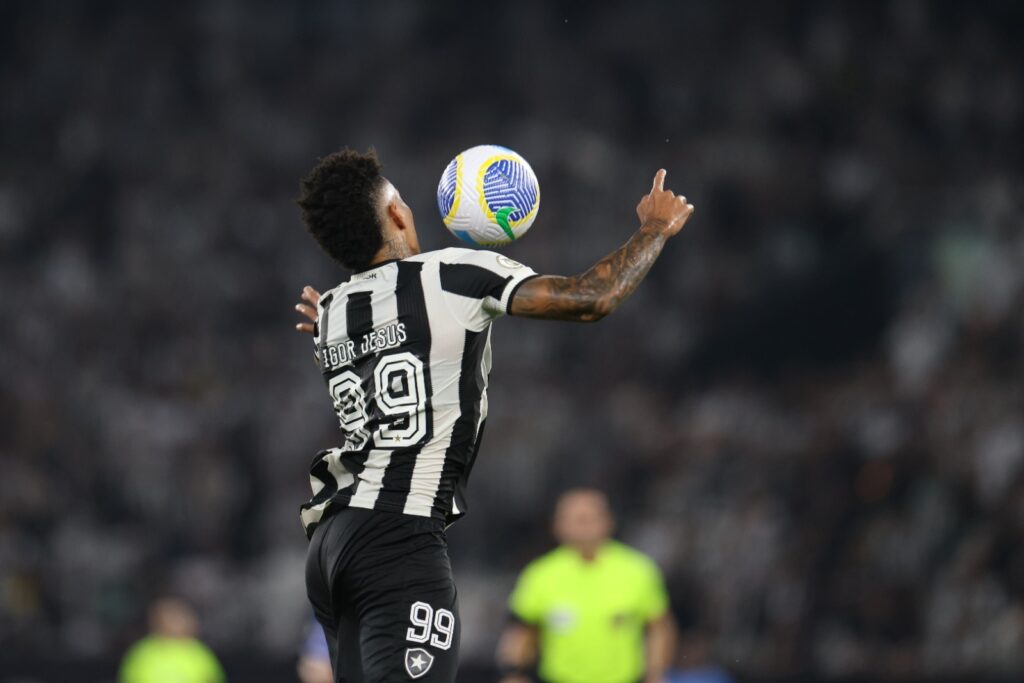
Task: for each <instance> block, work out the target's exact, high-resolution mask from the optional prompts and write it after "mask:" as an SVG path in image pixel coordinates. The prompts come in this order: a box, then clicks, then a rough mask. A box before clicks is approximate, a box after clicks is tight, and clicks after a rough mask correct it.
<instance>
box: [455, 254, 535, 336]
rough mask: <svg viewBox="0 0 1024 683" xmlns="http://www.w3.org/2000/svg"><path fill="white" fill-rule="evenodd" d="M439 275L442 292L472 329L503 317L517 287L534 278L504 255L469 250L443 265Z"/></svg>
mask: <svg viewBox="0 0 1024 683" xmlns="http://www.w3.org/2000/svg"><path fill="white" fill-rule="evenodd" d="M440 273H441V289H442V290H443V291H444V292H445V294H446V295H447V296H448V297H449V300H450V301H451V305H452V308H453V309H454V310H455V311H457V313H458V315H459V317H460V318H462V319H463V324H465V325H466V327H467V328H469V329H471V330H482V329H483V328H484V327H486V326H487V324H488V323H490V322H491V321H493V320H494V319H496V318H499V317H501V316H503V315H505V314H506V313H507V312H508V307H509V303H510V302H511V301H512V297H513V296H514V295H515V292H516V290H517V289H518V288H519V286H520V285H522V284H523V283H524V282H526V281H527V280H529V279H530V278H532V277H536V275H537V273H535V272H534V271H533V270H532V269H531V268H528V267H527V266H524V265H523V264H522V263H519V262H518V261H513V260H512V259H510V258H508V257H507V256H504V255H503V254H496V253H495V252H493V251H473V250H469V249H467V250H465V251H463V252H462V253H460V254H459V255H458V256H457V257H455V258H453V259H451V260H448V261H444V262H442V263H441V265H440Z"/></svg>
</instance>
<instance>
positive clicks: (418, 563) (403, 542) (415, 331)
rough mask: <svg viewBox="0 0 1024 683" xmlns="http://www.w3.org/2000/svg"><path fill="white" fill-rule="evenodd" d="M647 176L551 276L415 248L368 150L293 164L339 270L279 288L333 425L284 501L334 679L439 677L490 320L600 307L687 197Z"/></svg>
mask: <svg viewBox="0 0 1024 683" xmlns="http://www.w3.org/2000/svg"><path fill="white" fill-rule="evenodd" d="M664 182H665V171H664V170H660V171H658V172H657V173H656V174H655V176H654V185H653V187H652V188H651V191H650V192H649V193H648V194H647V195H645V196H644V197H643V198H642V199H641V200H640V204H639V205H638V206H637V215H638V217H639V218H640V228H639V230H637V231H636V233H634V234H633V236H632V237H630V239H629V240H628V241H627V242H626V243H625V244H624V245H623V246H622V247H620V248H619V249H617V250H616V251H614V252H613V253H611V254H609V255H608V256H606V257H605V258H603V259H601V260H600V261H598V262H597V263H596V264H595V265H594V266H593V267H592V268H590V269H589V270H587V271H586V272H584V273H582V274H580V275H577V276H574V277H560V276H554V275H540V276H538V275H537V274H536V273H534V272H533V271H532V270H530V269H529V268H527V267H526V266H524V265H522V264H520V263H517V262H515V261H513V260H512V259H510V258H507V257H505V256H502V255H499V254H495V253H493V252H489V251H474V250H471V249H458V248H449V249H441V250H439V251H432V252H427V253H421V252H420V244H419V239H418V238H417V235H416V225H415V222H414V220H413V213H412V210H411V209H410V208H409V206H408V205H407V204H406V203H405V202H404V201H402V197H401V195H400V194H399V193H398V190H397V189H396V188H395V186H394V185H392V184H391V183H390V182H389V181H388V180H387V179H386V178H385V177H384V176H383V175H381V165H380V162H379V161H378V159H377V157H376V155H375V154H374V153H373V152H370V153H367V154H360V153H357V152H354V151H352V150H343V151H341V152H337V153H334V154H331V155H330V156H328V157H326V158H324V159H323V160H321V161H320V163H319V164H318V165H317V166H316V168H314V169H313V171H312V172H311V173H310V174H309V176H307V177H306V178H305V179H304V180H303V181H302V185H301V196H300V198H299V200H298V203H299V206H300V207H301V209H302V217H303V221H304V222H305V224H306V227H307V228H308V230H309V232H310V233H311V234H312V236H313V238H314V239H315V240H316V241H317V243H318V244H319V245H320V246H321V247H322V248H323V250H324V251H326V252H327V254H328V255H329V256H331V258H333V259H334V260H335V261H337V262H338V263H339V264H340V265H342V266H343V267H345V268H347V269H348V270H350V271H352V276H351V278H350V279H349V280H348V281H346V282H342V283H341V284H339V285H338V286H337V287H335V288H333V289H331V290H329V291H326V292H324V293H323V295H320V294H319V293H318V292H317V291H316V290H315V289H313V288H312V287H306V288H305V289H304V290H303V293H302V298H303V300H304V301H305V302H306V303H300V304H298V305H297V306H296V309H297V310H298V311H299V312H300V313H301V314H303V315H304V316H305V317H306V318H308V320H309V321H308V322H303V323H300V324H298V325H297V327H298V329H299V330H300V331H305V332H310V333H312V335H313V338H314V347H315V356H316V359H317V361H318V363H319V366H320V371H321V373H322V374H323V378H324V380H325V382H326V383H327V391H328V394H329V395H330V397H331V400H332V401H333V403H334V409H335V412H336V413H337V416H338V421H339V423H340V426H341V431H342V437H343V439H344V441H343V444H342V445H341V446H339V447H337V448H331V449H328V450H325V451H322V452H320V453H319V454H317V456H316V457H315V458H314V460H313V463H312V465H311V469H310V482H311V484H312V487H313V497H312V499H311V500H310V501H309V502H308V503H306V504H305V505H303V506H302V510H301V518H302V523H303V526H304V528H305V530H306V534H307V536H308V537H309V539H310V545H309V552H308V555H307V565H306V586H307V592H308V595H309V599H310V601H311V602H312V604H313V608H314V612H315V613H316V616H317V619H318V620H319V621H320V623H321V624H322V625H323V627H324V630H325V632H326V634H327V640H328V645H329V646H330V649H331V660H332V662H333V663H334V668H335V679H336V681H338V682H339V683H340V682H342V681H345V682H347V683H352V682H354V681H367V682H381V681H401V680H409V679H417V680H423V681H454V680H455V670H456V664H457V659H458V648H459V617H458V607H457V604H456V592H455V585H454V583H453V581H452V574H451V566H450V564H449V561H448V554H447V548H446V541H445V527H446V525H448V524H450V523H451V522H453V521H454V520H456V519H458V518H459V517H461V516H462V515H463V514H465V512H466V497H465V487H466V481H467V479H468V478H469V473H470V470H471V469H472V467H473V461H474V459H475V458H476V454H477V450H478V448H479V445H480V437H481V434H482V433H483V427H484V420H485V419H486V417H487V378H488V374H489V372H490V368H491V352H490V337H491V323H492V322H493V321H494V320H495V319H497V318H499V317H501V316H502V315H504V314H506V313H510V314H512V315H517V316H523V317H528V318H541V319H548V320H570V321H586V322H592V321H597V320H600V319H601V318H603V317H604V316H606V315H608V314H609V313H611V312H612V311H614V310H615V309H616V308H617V307H618V306H619V304H621V303H622V301H623V300H625V299H626V297H628V296H629V295H630V294H631V293H632V292H633V290H634V289H636V287H637V285H639V284H640V281H641V280H643V278H644V276H645V275H646V274H647V271H648V270H650V268H651V266H652V265H653V264H654V261H655V260H656V259H657V258H658V255H659V254H661V251H662V248H663V247H664V246H665V243H666V241H667V240H668V239H669V238H670V237H672V236H673V235H675V234H676V233H678V232H679V230H680V229H681V228H682V227H683V224H684V223H686V221H687V219H688V218H689V217H690V215H691V214H692V213H693V206H692V205H691V204H688V203H687V201H686V198H685V197H681V196H676V195H675V194H673V193H672V192H671V191H669V190H665V189H664ZM339 651H342V652H344V656H339Z"/></svg>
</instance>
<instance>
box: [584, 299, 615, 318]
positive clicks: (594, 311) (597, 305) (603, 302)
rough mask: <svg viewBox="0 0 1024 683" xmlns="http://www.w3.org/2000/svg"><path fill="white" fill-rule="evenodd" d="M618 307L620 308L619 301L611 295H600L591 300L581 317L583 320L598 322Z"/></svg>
mask: <svg viewBox="0 0 1024 683" xmlns="http://www.w3.org/2000/svg"><path fill="white" fill-rule="evenodd" d="M616 308H618V302H617V301H615V300H614V299H612V298H611V297H606V296H603V297H599V298H597V299H594V300H593V301H591V302H590V304H589V305H588V306H587V310H586V311H585V312H584V314H583V316H581V318H580V319H581V320H582V321H583V322H587V323H596V322H597V321H598V320H602V319H604V318H605V317H607V316H609V315H611V314H612V312H613V311H614V310H615V309H616Z"/></svg>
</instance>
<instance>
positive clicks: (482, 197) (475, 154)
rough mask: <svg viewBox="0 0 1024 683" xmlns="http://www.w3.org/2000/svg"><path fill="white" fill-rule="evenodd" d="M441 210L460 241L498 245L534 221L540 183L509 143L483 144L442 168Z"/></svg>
mask: <svg viewBox="0 0 1024 683" xmlns="http://www.w3.org/2000/svg"><path fill="white" fill-rule="evenodd" d="M437 208H438V209H439V210H440V212H441V218H442V219H443V220H444V224H445V225H446V226H447V227H448V229H449V230H450V231H451V233H452V234H453V235H455V236H456V237H458V238H459V239H460V240H462V241H464V242H469V243H470V244H479V245H483V246H500V245H502V244H508V243H509V242H512V241H514V240H517V239H521V238H522V236H523V235H525V234H526V231H527V230H529V229H530V226H531V225H533V221H534V219H536V218H537V209H539V208H540V185H539V184H538V183H537V176H536V175H534V173H533V169H532V168H530V164H528V163H526V159H524V158H523V157H521V156H519V155H518V154H516V153H515V152H513V151H512V150H510V149H507V148H505V147H499V146H497V145H479V146H477V147H471V148H470V149H467V150H466V151H465V152H463V153H462V154H459V155H458V156H457V157H455V158H454V159H452V162H451V163H450V164H448V167H447V168H445V169H444V173H442V174H441V182H440V183H439V184H438V186H437Z"/></svg>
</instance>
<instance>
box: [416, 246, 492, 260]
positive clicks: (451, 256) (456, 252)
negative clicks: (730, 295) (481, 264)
mask: <svg viewBox="0 0 1024 683" xmlns="http://www.w3.org/2000/svg"><path fill="white" fill-rule="evenodd" d="M498 256H499V254H497V253H495V252H493V251H487V250H485V249H466V248H464V247H447V248H445V249H435V250H434V251H425V252H423V253H421V254H416V255H415V256H410V257H409V258H406V259H403V260H405V261H412V262H414V263H417V262H418V263H465V262H472V261H475V260H479V259H494V258H497V257H498Z"/></svg>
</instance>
